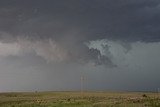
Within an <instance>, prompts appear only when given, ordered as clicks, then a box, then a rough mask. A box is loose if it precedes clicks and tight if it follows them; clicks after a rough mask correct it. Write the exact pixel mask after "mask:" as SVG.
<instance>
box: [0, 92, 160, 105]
mask: <svg viewBox="0 0 160 107" xmlns="http://www.w3.org/2000/svg"><path fill="white" fill-rule="evenodd" d="M0 107H160V97H159V95H158V94H157V93H138V92H119V93H115V92H85V93H83V95H82V94H81V93H80V92H35V93H27V92H26V93H0Z"/></svg>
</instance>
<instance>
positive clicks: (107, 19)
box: [0, 0, 160, 92]
mask: <svg viewBox="0 0 160 107" xmlns="http://www.w3.org/2000/svg"><path fill="white" fill-rule="evenodd" d="M159 13H160V1H159V0H0V92H8V91H78V90H80V89H81V88H80V87H81V76H83V78H84V90H87V91H107V90H110V91H157V89H158V88H160V78H159V76H160V66H159V65H160V57H159V55H160V14H159Z"/></svg>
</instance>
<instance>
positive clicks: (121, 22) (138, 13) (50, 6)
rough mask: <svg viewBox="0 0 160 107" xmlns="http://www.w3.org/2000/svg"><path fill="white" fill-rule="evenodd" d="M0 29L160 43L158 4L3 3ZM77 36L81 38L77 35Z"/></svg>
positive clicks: (149, 0)
mask: <svg viewBox="0 0 160 107" xmlns="http://www.w3.org/2000/svg"><path fill="white" fill-rule="evenodd" d="M0 5H1V6H0V7H1V8H0V16H1V18H0V23H1V24H0V29H1V31H5V32H11V33H13V34H14V35H20V34H23V35H27V36H31V37H33V36H34V37H36V38H54V39H58V40H59V39H62V38H68V36H69V37H73V38H78V40H79V42H81V41H88V40H93V39H102V38H103V39H104V38H110V39H122V40H129V41H137V40H140V41H159V39H160V37H159V33H160V32H159V31H160V26H159V25H160V24H159V23H160V20H159V19H160V15H159V9H160V1H158V0H154V1H153V0H141V1H139V0H134V1H132V0H119V1H113V0H101V1H99V0H92V1H90V0H78V1H74V0H67V1H65V0H59V1H57V0H45V1H43V0H34V1H33V0H27V1H21V0H11V1H6V0H1V3H0ZM75 32H76V33H77V34H75Z"/></svg>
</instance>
